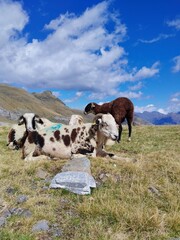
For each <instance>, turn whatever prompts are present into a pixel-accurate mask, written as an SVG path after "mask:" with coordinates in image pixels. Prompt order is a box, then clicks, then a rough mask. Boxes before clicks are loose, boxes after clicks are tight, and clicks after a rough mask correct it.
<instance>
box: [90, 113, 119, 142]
mask: <svg viewBox="0 0 180 240" xmlns="http://www.w3.org/2000/svg"><path fill="white" fill-rule="evenodd" d="M94 122H95V125H96V126H97V128H98V131H99V132H100V133H101V134H102V135H104V136H105V137H107V138H111V139H112V140H117V138H118V128H117V125H116V122H115V119H114V117H113V116H112V115H111V114H109V113H108V114H97V115H96V116H95V118H94Z"/></svg>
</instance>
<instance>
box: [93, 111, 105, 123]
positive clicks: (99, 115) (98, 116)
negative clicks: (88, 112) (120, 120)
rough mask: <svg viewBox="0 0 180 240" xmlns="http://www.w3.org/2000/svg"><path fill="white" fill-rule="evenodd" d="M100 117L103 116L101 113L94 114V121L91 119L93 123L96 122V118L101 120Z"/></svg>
mask: <svg viewBox="0 0 180 240" xmlns="http://www.w3.org/2000/svg"><path fill="white" fill-rule="evenodd" d="M102 116H103V114H102V113H98V114H96V115H95V117H94V119H93V122H96V120H97V119H98V118H102Z"/></svg>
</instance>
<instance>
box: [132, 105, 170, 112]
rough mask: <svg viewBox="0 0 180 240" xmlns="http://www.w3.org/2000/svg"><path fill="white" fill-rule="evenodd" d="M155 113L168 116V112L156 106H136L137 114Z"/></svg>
mask: <svg viewBox="0 0 180 240" xmlns="http://www.w3.org/2000/svg"><path fill="white" fill-rule="evenodd" d="M145 111H146V112H153V111H157V112H159V113H162V114H167V113H168V112H167V111H166V110H165V109H163V108H158V107H156V106H155V105H154V104H148V105H146V106H143V107H138V106H135V112H138V113H143V112H145Z"/></svg>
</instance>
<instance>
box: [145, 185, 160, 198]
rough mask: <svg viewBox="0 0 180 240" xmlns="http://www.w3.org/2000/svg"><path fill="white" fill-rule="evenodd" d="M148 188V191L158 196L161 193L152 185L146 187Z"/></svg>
mask: <svg viewBox="0 0 180 240" xmlns="http://www.w3.org/2000/svg"><path fill="white" fill-rule="evenodd" d="M148 190H149V191H150V192H152V193H153V194H155V195H157V196H160V195H161V194H160V192H159V190H158V189H157V188H156V187H154V186H149V187H148Z"/></svg>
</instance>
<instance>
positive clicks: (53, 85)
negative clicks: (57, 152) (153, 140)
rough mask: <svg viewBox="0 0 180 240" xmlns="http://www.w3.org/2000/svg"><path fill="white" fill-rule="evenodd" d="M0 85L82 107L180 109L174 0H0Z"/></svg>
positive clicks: (178, 13)
mask: <svg viewBox="0 0 180 240" xmlns="http://www.w3.org/2000/svg"><path fill="white" fill-rule="evenodd" d="M0 27H1V32H0V52H1V54H0V83H7V84H10V85H12V86H17V87H21V88H24V89H26V90H27V91H29V92H42V91H44V90H50V91H52V92H53V94H54V95H56V96H57V97H59V98H60V99H61V100H62V101H64V102H65V103H66V105H67V106H69V107H71V108H76V109H84V107H85V106H86V104H88V103H89V102H96V103H103V102H108V101H111V100H113V99H115V98H117V97H120V96H126V97H128V98H130V99H131V100H132V101H133V103H134V105H135V111H136V112H142V111H154V110H156V111H160V112H162V113H167V112H177V111H180V1H179V0H172V1H169V0H165V1H164V0H151V1H142V0H136V1H134V0H121V1H119V0H112V1H98V0H92V1H86V0H74V1H73V0H66V1H62V0H51V1H50V0H31V1H29V0H21V1H12V0H0Z"/></svg>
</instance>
